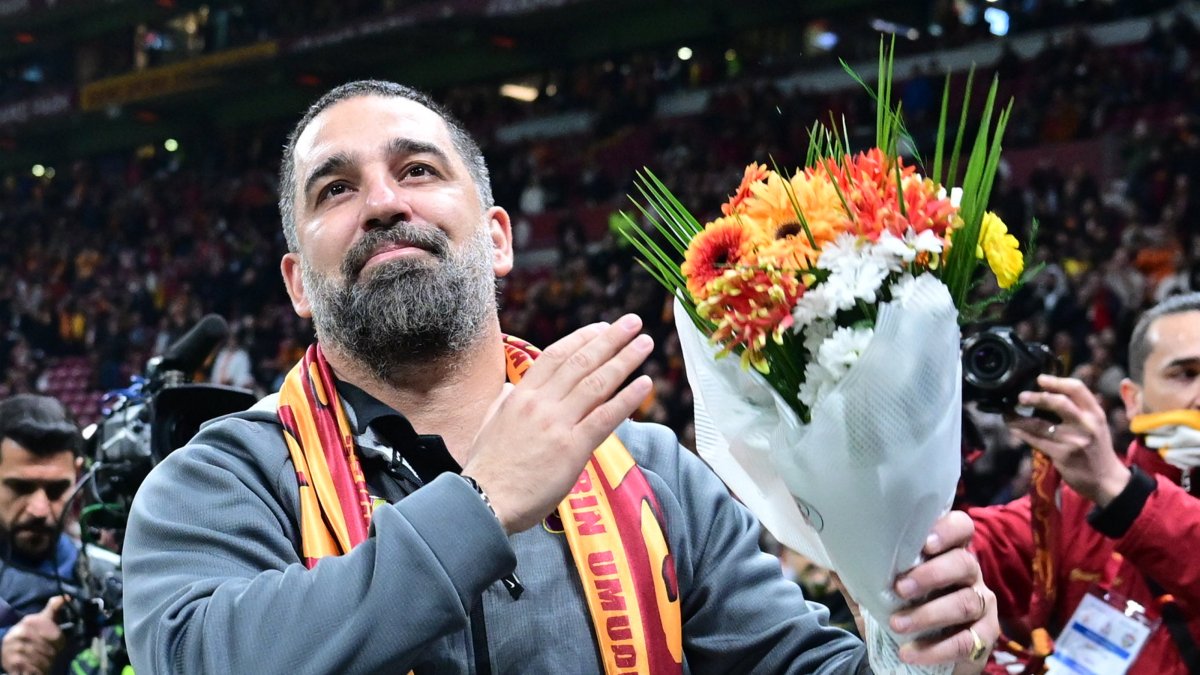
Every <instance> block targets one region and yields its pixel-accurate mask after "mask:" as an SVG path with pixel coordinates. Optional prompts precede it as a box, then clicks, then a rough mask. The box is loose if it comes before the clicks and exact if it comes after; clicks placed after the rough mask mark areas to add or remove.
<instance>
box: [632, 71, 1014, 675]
mask: <svg viewBox="0 0 1200 675" xmlns="http://www.w3.org/2000/svg"><path fill="white" fill-rule="evenodd" d="M847 70H849V69H847ZM852 74H853V73H852ZM860 82H861V80H860ZM947 82H948V81H947ZM864 86H865V85H864ZM967 88H968V91H969V90H970V80H969V79H968V87H967ZM946 91H947V92H948V91H949V86H948V83H947V87H946ZM872 94H873V95H875V97H876V101H877V104H878V105H877V120H876V141H877V144H876V146H875V147H872V148H869V149H867V150H865V151H862V152H851V151H850V149H849V148H847V147H846V138H845V137H844V136H843V135H841V134H839V133H838V132H837V131H836V130H831V129H827V128H824V127H821V126H819V125H815V126H814V127H813V130H812V133H811V135H810V136H811V145H810V148H809V153H808V160H807V162H806V165H805V167H803V168H801V169H798V170H796V171H794V172H791V173H785V172H782V171H780V170H778V169H770V168H768V167H766V166H763V165H760V164H751V165H750V166H748V167H747V168H746V170H745V173H744V176H743V179H742V181H741V184H740V185H739V186H738V187H737V189H736V190H735V192H734V194H733V196H732V197H731V198H730V199H729V201H728V202H727V203H726V204H724V205H723V207H722V215H721V216H720V217H718V218H716V219H715V220H712V221H711V222H708V223H707V224H705V225H703V226H702V225H700V223H699V222H698V221H697V220H696V219H695V218H694V217H693V216H692V215H691V214H690V213H689V212H688V211H687V209H686V208H685V207H683V205H682V204H680V203H679V201H678V200H677V199H676V198H675V197H674V196H673V195H672V194H671V193H670V191H669V190H668V189H667V188H666V187H665V186H664V185H663V184H662V183H661V182H660V181H658V179H657V178H655V177H654V176H653V174H650V173H647V174H646V175H645V176H643V182H642V195H643V197H644V198H645V199H646V201H647V202H648V206H640V208H641V209H642V212H643V214H644V215H645V216H646V217H647V218H648V219H649V220H650V221H651V222H652V223H654V225H655V228H654V231H652V232H647V231H643V230H641V229H639V228H637V227H636V226H635V225H634V224H633V222H632V221H630V225H631V226H630V227H628V228H627V229H626V231H625V234H626V236H627V237H628V238H629V239H630V241H631V242H632V243H633V244H634V245H635V246H636V247H637V248H638V250H639V251H640V252H641V254H642V255H643V257H644V258H645V261H644V266H645V267H646V268H647V269H648V270H649V271H650V272H651V273H652V274H653V275H655V277H656V278H657V279H658V280H659V281H660V282H661V283H662V284H663V285H664V286H666V287H667V288H668V289H669V290H670V291H671V292H672V293H673V295H674V297H675V299H676V322H677V326H678V329H679V333H680V339H681V343H682V346H683V351H684V358H685V361H686V367H687V372H688V378H689V381H690V383H691V385H692V390H693V392H694V394H695V400H696V437H697V444H698V448H699V451H700V454H701V455H702V456H703V457H704V458H705V459H706V460H707V461H708V462H709V464H710V465H711V466H712V467H713V468H714V470H716V471H717V473H718V474H719V475H720V476H721V478H722V479H723V480H724V481H725V482H726V483H727V484H728V485H729V486H730V488H731V489H732V490H733V491H734V493H735V494H737V496H738V497H739V498H740V499H741V500H742V501H743V503H745V504H746V505H747V506H748V507H749V508H750V509H751V510H752V511H753V512H754V513H755V515H757V516H758V517H759V518H760V520H761V521H762V522H763V524H764V525H765V526H766V527H767V528H768V529H769V530H770V531H771V532H772V533H773V534H774V535H775V536H776V538H778V539H779V540H780V541H781V542H782V543H784V544H785V545H787V546H789V547H790V548H793V549H795V550H797V551H799V552H800V553H801V554H803V555H805V556H806V557H808V558H809V559H811V560H813V561H814V562H817V563H818V564H821V565H824V566H826V567H830V568H832V569H834V570H835V571H836V572H837V573H838V574H839V576H840V577H841V579H842V581H843V583H844V584H845V585H846V587H847V589H848V590H849V592H850V593H851V594H852V595H853V596H854V597H855V598H856V599H857V600H858V602H859V603H860V604H861V606H862V608H863V610H864V613H865V615H866V618H867V625H868V636H867V638H868V645H869V646H870V648H871V660H872V665H873V667H874V668H875V669H876V671H877V672H897V671H898V670H902V669H903V666H902V664H900V662H899V661H898V659H897V658H896V655H895V654H896V650H897V649H898V640H897V639H896V636H894V635H892V634H890V633H889V632H888V631H887V630H886V629H885V628H883V627H881V626H880V625H879V624H878V623H877V622H876V621H874V619H873V618H872V617H886V616H887V615H888V614H890V613H891V612H892V611H894V610H895V609H896V608H897V607H899V605H900V600H899V599H898V598H897V597H896V596H895V595H894V594H892V592H891V590H890V588H891V583H892V580H893V579H894V578H895V577H896V575H897V574H898V573H900V572H903V571H904V570H906V569H908V568H910V567H912V566H913V565H914V564H916V563H917V562H918V561H919V555H920V551H921V548H922V544H923V543H924V539H925V535H926V534H927V533H928V532H929V529H930V527H931V526H932V525H933V523H934V521H935V520H936V519H937V518H938V516H939V515H941V514H942V513H944V512H945V511H946V510H947V509H948V508H949V506H950V503H951V500H952V498H953V495H954V491H955V488H956V485H957V481H958V475H959V467H960V455H959V447H960V425H961V418H960V415H961V382H960V368H959V330H958V325H959V320H960V319H962V318H964V317H969V316H970V315H972V314H973V313H975V312H977V311H978V310H979V309H980V307H981V305H978V304H976V305H972V304H970V303H969V302H968V295H969V291H970V290H971V288H972V286H973V285H974V284H975V283H976V271H977V267H978V266H979V263H980V262H981V261H986V262H987V264H988V266H989V267H990V268H991V270H992V272H993V273H994V274H995V277H996V280H997V282H998V284H999V286H1000V287H1001V288H1002V289H1010V290H1011V289H1013V288H1014V287H1015V285H1016V284H1017V283H1018V282H1019V280H1020V279H1021V278H1022V272H1023V270H1024V267H1025V259H1024V257H1023V256H1022V253H1021V251H1020V250H1019V247H1018V243H1017V240H1016V238H1015V237H1013V236H1012V235H1011V234H1008V232H1007V228H1006V226H1005V224H1004V223H1003V222H1002V221H1001V220H1000V218H998V217H997V216H996V215H995V214H992V213H989V212H987V211H986V209H985V206H986V203H987V198H988V194H989V192H990V189H991V185H992V181H993V179H994V176H995V173H996V168H997V165H998V162H999V153H1000V139H1001V137H1002V135H1003V130H1004V127H1005V124H1006V123H1007V120H1008V109H1005V110H1003V111H1001V112H1000V113H999V115H998V117H997V119H996V120H995V126H994V129H993V128H992V121H993V120H992V117H993V108H994V102H995V95H996V85H995V84H993V85H992V88H991V91H990V92H989V94H988V98H987V101H986V104H985V106H984V112H983V119H982V121H981V122H980V125H979V130H978V133H977V135H976V138H975V142H974V144H973V146H972V148H971V150H970V152H969V153H968V154H967V158H966V163H965V170H964V171H963V174H962V180H961V185H960V186H958V187H950V185H951V184H952V183H954V182H955V181H956V179H957V176H958V171H957V164H958V158H959V155H960V153H961V151H962V141H963V133H962V131H961V130H962V129H963V128H964V127H965V126H966V109H967V103H968V102H966V101H964V102H963V106H962V110H963V112H962V114H961V115H960V120H959V130H960V131H959V132H958V134H957V135H956V138H955V140H954V142H953V147H952V150H951V152H950V159H949V161H948V162H943V156H944V150H945V149H946V140H947V134H946V118H947V107H948V103H949V102H948V97H945V98H944V100H943V105H942V114H941V121H940V124H939V133H938V142H937V148H936V154H935V155H934V158H933V162H932V164H931V165H930V166H929V170H928V173H926V174H924V175H923V174H922V173H921V172H920V171H919V170H918V165H916V164H911V163H908V162H906V161H905V160H904V159H903V158H901V157H900V156H899V153H898V152H897V147H898V141H899V140H900V139H901V137H902V136H903V135H904V129H903V123H902V120H901V118H900V115H899V112H898V110H894V109H893V108H892V107H891V104H890V95H891V55H890V53H885V54H883V55H882V56H881V59H880V72H879V85H878V92H872ZM943 169H945V170H944V171H943ZM656 233H657V235H659V236H661V237H662V238H663V239H665V240H666V243H667V245H666V246H665V247H664V246H662V245H661V244H660V243H659V238H658V236H656ZM1002 297H1003V296H1001V299H1002ZM730 355H737V356H738V357H739V358H738V359H737V361H736V362H735V361H734V360H733V359H726V358H724V357H726V356H730Z"/></svg>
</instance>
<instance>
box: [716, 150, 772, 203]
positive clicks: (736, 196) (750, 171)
mask: <svg viewBox="0 0 1200 675" xmlns="http://www.w3.org/2000/svg"><path fill="white" fill-rule="evenodd" d="M768 173H770V171H768V170H767V167H766V165H765V164H759V163H758V162H752V163H751V164H750V165H749V166H747V167H746V171H745V173H743V174H742V183H741V185H738V188H737V191H736V192H734V193H733V195H732V196H731V197H730V198H729V201H728V202H725V203H724V204H722V205H721V213H723V214H725V215H727V216H732V215H736V214H738V213H741V212H742V211H743V210H744V206H743V204H744V203H745V201H746V199H747V198H748V197H750V186H751V185H753V184H755V183H759V182H762V181H763V180H766V178H767V174H768Z"/></svg>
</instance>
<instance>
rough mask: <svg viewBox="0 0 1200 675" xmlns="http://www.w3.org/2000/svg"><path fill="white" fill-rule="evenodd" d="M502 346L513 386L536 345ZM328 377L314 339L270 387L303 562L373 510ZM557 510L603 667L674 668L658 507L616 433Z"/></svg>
mask: <svg viewBox="0 0 1200 675" xmlns="http://www.w3.org/2000/svg"><path fill="white" fill-rule="evenodd" d="M504 353H505V359H506V365H507V376H508V381H509V382H512V383H514V384H515V383H517V382H519V381H520V379H521V377H522V376H523V375H524V374H525V371H526V370H528V369H529V366H530V365H532V363H533V359H535V358H536V357H537V355H538V353H539V351H538V350H537V349H536V348H535V347H533V346H532V345H530V344H529V343H527V342H525V341H523V340H520V339H518V338H514V337H510V336H504ZM336 381H337V380H336V379H335V378H334V376H333V371H332V370H331V369H330V367H329V363H328V362H327V361H326V360H325V355H324V353H323V352H322V351H321V348H320V346H319V345H316V344H314V345H312V346H310V347H309V348H308V351H307V352H306V353H305V355H304V358H303V359H301V361H300V362H299V363H297V364H296V366H295V367H294V368H292V370H291V372H289V373H288V375H287V377H286V378H285V380H284V383H283V387H282V388H281V389H280V392H279V408H278V414H279V421H280V422H281V423H282V425H283V432H284V439H285V440H286V442H287V446H288V452H289V453H290V454H291V458H292V463H293V464H294V465H295V467H296V481H297V483H298V484H299V486H300V547H301V552H302V555H303V558H304V564H305V565H306V566H307V567H309V568H310V569H311V568H312V567H313V566H315V565H316V564H317V561H318V560H320V559H321V558H324V557H326V556H331V555H342V554H344V553H347V552H349V551H350V549H352V548H354V547H355V546H357V545H358V544H360V543H362V542H363V541H364V540H366V538H367V532H368V531H369V529H370V524H371V513H372V511H373V509H374V505H373V504H372V503H371V498H370V496H369V494H368V492H367V484H366V479H365V478H364V476H363V472H362V466H361V464H360V462H359V459H358V453H357V452H356V447H355V443H354V432H353V429H352V428H351V427H350V424H349V422H348V420H347V418H346V413H345V410H344V409H343V406H342V404H341V401H340V398H339V396H338V393H337V387H336ZM558 515H559V517H560V519H561V520H562V523H563V530H564V533H565V535H566V538H567V543H568V546H569V547H570V550H571V557H572V559H573V560H574V561H575V568H576V570H577V571H578V572H579V576H580V579H581V580H582V582H583V589H584V595H585V597H586V598H587V606H588V612H589V614H590V616H591V619H592V629H593V631H594V632H595V635H596V640H597V643H598V644H599V646H600V653H601V658H602V660H603V662H604V671H605V673H606V674H607V675H616V674H617V673H621V674H627V673H638V674H643V673H644V674H650V675H659V674H660V673H661V674H664V675H665V674H667V673H671V674H678V673H680V672H681V671H682V663H683V629H682V623H681V620H680V614H679V585H678V581H677V579H676V577H675V561H674V558H673V557H672V556H671V553H670V550H669V549H668V547H667V541H666V536H665V535H664V533H663V528H662V521H663V518H662V509H661V508H660V507H659V504H658V500H657V498H656V497H655V495H654V492H653V491H652V490H651V489H650V486H649V484H648V483H647V482H646V478H645V476H644V475H643V474H642V472H641V470H640V469H639V468H638V466H637V464H636V463H635V461H634V459H633V457H632V455H630V454H629V450H628V449H626V448H625V446H624V445H623V444H622V443H621V441H620V440H619V439H618V438H617V436H616V434H613V435H610V436H609V437H608V438H607V439H605V441H604V442H603V443H601V445H600V447H598V448H596V450H595V452H593V454H592V457H591V458H590V459H589V460H588V463H587V465H586V466H585V467H584V470H583V473H581V474H580V475H579V480H578V481H577V482H576V484H575V486H574V487H573V488H572V489H571V492H570V493H569V494H568V495H567V497H566V498H565V499H564V500H563V501H562V503H560V504H559V506H558Z"/></svg>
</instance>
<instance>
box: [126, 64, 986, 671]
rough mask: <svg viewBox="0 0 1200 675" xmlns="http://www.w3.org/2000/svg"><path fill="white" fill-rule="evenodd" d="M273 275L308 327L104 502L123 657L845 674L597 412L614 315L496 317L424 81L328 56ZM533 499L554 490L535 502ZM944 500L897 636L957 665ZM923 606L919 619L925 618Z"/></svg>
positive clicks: (954, 534)
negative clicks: (120, 517)
mask: <svg viewBox="0 0 1200 675" xmlns="http://www.w3.org/2000/svg"><path fill="white" fill-rule="evenodd" d="M280 210H281V213H282V218H283V228H284V233H285V235H286V237H287V241H288V247H289V252H288V253H287V254H286V255H285V256H284V258H283V261H282V266H281V269H282V274H283V278H284V283H285V285H286V286H287V289H288V293H289V294H290V296H291V298H292V303H293V306H294V307H295V309H296V311H297V313H298V314H300V315H301V316H311V317H312V318H313V322H314V324H315V327H316V331H317V336H318V342H317V344H315V345H313V346H311V347H310V348H309V350H308V352H307V354H306V355H305V357H304V359H303V360H302V361H301V362H300V363H299V364H298V365H297V366H296V368H295V369H293V370H292V372H291V373H290V374H289V375H288V376H287V378H286V379H285V381H284V384H283V386H282V387H281V389H280V391H279V393H278V394H276V395H272V396H270V397H267V398H266V399H264V400H263V401H261V402H260V403H259V404H258V405H256V406H255V407H254V408H252V409H251V410H249V411H247V412H245V413H240V414H237V415H233V416H230V417H226V418H223V419H221V420H218V421H216V422H213V423H210V424H209V425H207V426H205V427H204V428H203V429H202V430H201V432H200V433H199V434H198V435H197V436H196V437H195V438H194V439H193V440H192V441H191V442H190V443H189V444H188V445H187V446H185V447H184V448H182V449H181V450H179V451H177V452H175V453H172V454H171V455H170V456H168V457H167V459H166V460H165V461H164V462H162V463H161V464H159V466H158V467H156V469H155V470H154V472H153V473H152V474H151V475H150V477H149V478H147V480H146V481H145V483H144V484H143V486H142V488H141V490H140V491H139V493H138V495H137V498H136V500H135V502H134V505H133V509H132V514H131V517H130V521H129V527H128V530H127V536H126V547H125V558H124V562H125V611H126V625H127V627H128V630H129V633H128V635H129V644H130V651H131V654H132V656H133V662H134V666H135V668H137V669H138V671H139V672H141V671H146V672H155V673H175V672H185V673H193V672H234V673H265V672H281V673H292V672H306V673H351V672H354V673H361V672H398V673H404V672H416V673H433V672H436V673H466V672H477V673H490V672H493V671H499V672H531V673H532V672H536V673H543V672H555V673H558V672H606V673H616V672H654V673H670V672H675V673H680V672H696V673H699V672H771V673H775V672H865V671H867V669H868V665H867V662H866V661H867V660H866V656H865V648H864V647H863V645H862V643H861V642H859V641H858V640H856V639H855V638H854V637H852V636H850V635H849V634H847V633H845V632H843V631H841V630H838V629H835V628H831V627H829V626H828V625H827V624H826V617H827V612H826V611H825V610H824V608H821V607H819V606H811V605H808V604H806V603H805V601H804V599H803V597H802V595H801V593H800V592H799V590H798V588H797V587H796V586H795V585H794V584H790V583H788V582H786V581H785V580H784V579H783V578H782V576H781V575H780V571H779V565H778V562H777V561H776V560H775V559H774V558H772V557H770V556H767V555H765V554H762V553H761V552H759V551H758V548H757V541H758V529H757V525H756V524H755V523H754V521H753V519H752V518H751V516H750V515H749V514H748V513H747V512H746V511H745V510H744V509H743V508H742V507H741V506H740V505H738V504H737V503H736V502H735V501H734V500H732V499H731V498H730V497H729V495H728V492H727V491H726V490H725V488H724V486H723V485H722V484H721V483H720V481H719V480H717V479H716V477H715V476H714V475H713V474H712V473H711V472H710V471H709V470H708V469H707V467H705V466H704V465H703V464H702V463H701V462H700V461H699V460H698V459H697V458H696V457H694V456H692V455H690V454H688V453H687V452H686V451H682V450H681V449H680V447H679V445H678V443H677V441H676V439H675V437H674V435H673V434H672V433H671V432H670V431H668V430H666V429H664V428H661V427H657V426H654V425H642V424H635V423H632V422H629V421H627V420H626V418H627V417H628V415H629V414H630V413H631V412H633V410H634V409H635V408H636V407H637V405H638V404H639V403H640V402H641V401H642V400H643V399H645V397H646V396H647V394H648V393H649V392H650V386H651V385H650V382H649V378H647V377H645V376H642V377H638V378H635V379H634V380H633V381H632V382H629V383H628V384H626V383H625V382H626V380H627V378H628V377H629V376H630V375H632V374H633V372H634V371H635V370H636V369H637V368H638V366H639V365H640V364H641V363H642V361H643V360H644V359H645V358H646V356H647V355H648V354H649V353H650V350H651V348H652V344H651V340H650V339H649V337H647V336H644V335H639V331H640V328H641V321H640V320H639V319H638V317H636V316H633V315H627V316H624V317H621V318H620V319H618V320H617V321H615V322H614V323H613V324H611V325H609V324H606V323H601V324H594V325H590V326H585V327H583V328H580V329H579V330H577V331H575V332H574V333H572V334H570V335H568V336H566V337H565V338H563V339H561V340H559V341H558V342H556V343H555V344H553V345H551V346H550V347H549V348H547V349H546V350H545V351H544V352H539V351H538V350H537V349H535V348H533V347H532V346H530V345H528V344H527V343H525V342H523V341H521V340H519V339H517V338H513V337H511V336H506V335H504V334H503V333H502V332H501V329H500V325H499V320H498V314H497V305H496V286H495V279H496V277H497V276H503V275H505V274H507V273H508V272H509V270H510V269H511V267H512V257H513V256H512V243H511V237H512V233H511V227H510V222H509V216H508V214H507V212H505V211H504V209H502V208H500V207H497V206H494V205H493V204H492V196H491V187H490V184H489V182H488V174H487V167H486V165H485V163H484V161H483V157H482V154H481V153H480V151H479V148H478V146H477V145H476V144H475V142H474V140H473V139H471V138H470V136H469V135H468V134H467V133H466V132H465V131H463V130H462V128H461V126H459V125H458V124H457V123H456V122H454V121H453V120H452V119H451V118H450V117H449V116H448V115H447V114H446V113H445V111H443V110H442V109H441V108H440V106H438V105H437V104H435V103H434V102H433V101H431V100H430V99H428V98H427V97H426V96H425V95H423V94H421V93H419V92H416V91H414V90H412V89H409V88H407V87H403V86H401V85H396V84H391V83H385V82H373V81H366V82H354V83H350V84H347V85H343V86H341V87H338V88H337V89H334V90H333V91H331V92H330V93H328V94H326V95H325V96H324V97H322V98H321V99H320V100H319V101H317V103H315V104H314V105H313V106H312V107H311V108H310V109H309V111H308V113H307V114H306V115H305V116H304V117H303V119H301V121H300V122H299V124H298V125H297V127H296V128H295V130H294V131H293V133H292V136H291V137H290V139H289V141H288V145H287V147H286V149H285V154H284V158H283V168H282V177H281V188H280ZM556 507H557V510H556ZM970 536H971V526H970V523H969V519H967V518H966V517H965V516H962V515H961V514H957V515H952V516H948V517H947V518H944V519H943V520H941V521H939V522H938V524H937V525H936V526H935V528H934V531H933V533H932V534H931V537H930V540H929V543H928V545H927V546H926V553H927V554H928V555H929V561H928V562H926V563H924V564H922V565H920V566H918V567H917V568H915V569H913V570H911V571H910V572H908V573H906V574H904V575H902V578H901V579H898V580H897V585H896V590H897V592H899V593H900V594H901V596H902V597H904V598H909V599H913V603H912V605H911V606H909V607H907V608H906V609H904V610H902V611H900V612H898V613H897V614H896V615H895V616H893V623H892V626H893V628H895V629H896V630H898V631H899V632H902V633H906V634H909V635H911V636H913V637H914V638H915V637H916V636H917V635H919V634H921V635H926V637H925V639H913V641H912V642H910V643H909V644H908V645H906V646H905V648H904V650H903V652H902V654H903V656H904V658H906V659H908V660H911V661H913V662H920V663H934V662H958V663H960V665H961V666H962V670H963V672H970V671H977V670H978V669H979V668H981V667H982V663H983V662H982V657H983V655H984V651H985V648H984V647H983V646H982V643H983V642H985V641H986V642H990V641H991V640H992V639H993V638H994V637H995V636H996V635H997V633H998V625H997V623H996V621H995V617H994V610H993V605H994V601H993V599H992V596H991V593H990V591H988V590H987V589H986V587H984V586H983V585H982V584H981V583H980V581H979V569H978V565H977V563H975V561H974V559H973V558H972V557H971V556H969V555H968V554H966V551H965V550H964V547H965V545H966V543H967V542H968V541H969V539H970ZM926 631H930V633H926Z"/></svg>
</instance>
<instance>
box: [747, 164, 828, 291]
mask: <svg viewBox="0 0 1200 675" xmlns="http://www.w3.org/2000/svg"><path fill="white" fill-rule="evenodd" d="M750 190H751V193H752V195H751V196H750V197H749V198H748V199H747V200H746V201H745V204H744V206H745V211H744V213H743V218H745V220H746V221H747V222H749V223H750V224H751V226H752V227H753V228H754V229H755V230H756V231H757V232H758V236H759V237H760V239H761V240H762V241H763V244H762V246H761V247H760V249H759V250H758V251H757V256H756V258H757V262H758V263H759V264H762V265H774V266H775V267H779V268H781V269H788V270H798V269H807V268H808V267H810V266H812V264H813V263H814V262H815V261H816V259H817V256H819V255H820V248H821V246H822V245H823V244H825V243H827V242H830V241H833V240H834V239H835V238H836V237H837V235H838V233H840V232H841V231H843V230H844V229H845V228H846V227H847V225H848V223H849V221H848V219H847V217H846V212H845V210H844V209H843V208H842V205H841V200H839V199H838V196H837V191H836V190H835V189H834V188H833V185H832V184H831V183H830V182H829V180H828V178H827V177H821V176H812V175H809V174H807V173H804V172H799V173H797V174H796V175H795V176H793V177H792V178H791V179H790V180H789V179H785V178H784V177H783V176H780V175H779V174H778V173H775V172H774V171H772V172H771V173H769V174H768V175H767V179H766V180H765V181H762V182H758V183H754V184H752V185H751V186H750ZM797 208H798V209H799V214H802V215H803V217H804V218H803V223H802V222H801V217H800V215H798V214H797ZM804 225H807V226H808V232H807V233H806V232H805V231H804ZM809 234H811V235H812V241H810V240H809V238H808V235H809ZM814 244H815V246H814Z"/></svg>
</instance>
